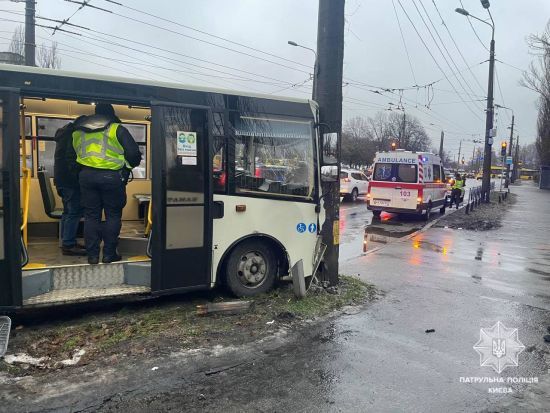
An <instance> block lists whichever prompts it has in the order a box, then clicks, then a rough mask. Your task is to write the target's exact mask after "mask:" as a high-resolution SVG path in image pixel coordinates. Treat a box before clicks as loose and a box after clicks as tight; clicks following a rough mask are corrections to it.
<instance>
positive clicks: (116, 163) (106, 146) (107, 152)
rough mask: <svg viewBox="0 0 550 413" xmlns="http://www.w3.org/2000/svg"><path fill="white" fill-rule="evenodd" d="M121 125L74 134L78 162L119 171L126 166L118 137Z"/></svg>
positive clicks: (112, 124) (110, 125) (116, 124)
mask: <svg viewBox="0 0 550 413" xmlns="http://www.w3.org/2000/svg"><path fill="white" fill-rule="evenodd" d="M119 125H120V124H119V123H111V124H109V125H107V126H106V128H105V129H103V130H99V131H96V132H84V131H82V130H76V131H74V132H73V147H74V150H75V152H76V161H77V162H78V163H79V164H81V165H84V166H89V167H90V168H97V169H110V170H114V171H116V170H119V169H121V168H122V167H124V166H125V165H126V159H125V158H124V148H123V147H122V145H121V144H120V142H119V141H118V139H117V137H116V131H117V129H118V127H119Z"/></svg>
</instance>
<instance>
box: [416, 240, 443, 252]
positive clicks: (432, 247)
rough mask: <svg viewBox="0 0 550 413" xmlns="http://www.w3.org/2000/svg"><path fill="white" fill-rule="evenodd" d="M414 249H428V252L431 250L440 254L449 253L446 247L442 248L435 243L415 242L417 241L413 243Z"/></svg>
mask: <svg viewBox="0 0 550 413" xmlns="http://www.w3.org/2000/svg"><path fill="white" fill-rule="evenodd" d="M413 247H414V248H424V249H427V250H430V251H434V252H440V253H442V254H446V253H447V249H446V248H445V247H440V246H439V245H437V244H434V243H433V242H428V241H419V240H415V241H413Z"/></svg>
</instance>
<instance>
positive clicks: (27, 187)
mask: <svg viewBox="0 0 550 413" xmlns="http://www.w3.org/2000/svg"><path fill="white" fill-rule="evenodd" d="M30 193H31V170H30V169H29V168H23V216H22V219H21V231H23V232H24V233H25V234H24V238H25V244H26V243H27V234H26V229H27V222H28V220H29V200H30Z"/></svg>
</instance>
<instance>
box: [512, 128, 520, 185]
mask: <svg viewBox="0 0 550 413" xmlns="http://www.w3.org/2000/svg"><path fill="white" fill-rule="evenodd" d="M518 158H519V136H518V138H517V140H516V154H515V156H514V171H513V172H512V176H513V177H514V179H512V183H514V182H515V180H516V179H517V178H519V176H520V175H519V159H518Z"/></svg>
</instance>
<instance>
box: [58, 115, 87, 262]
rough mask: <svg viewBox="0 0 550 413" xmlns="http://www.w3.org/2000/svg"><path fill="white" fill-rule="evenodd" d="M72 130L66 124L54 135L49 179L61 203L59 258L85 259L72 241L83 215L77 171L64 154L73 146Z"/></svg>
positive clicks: (80, 249)
mask: <svg viewBox="0 0 550 413" xmlns="http://www.w3.org/2000/svg"><path fill="white" fill-rule="evenodd" d="M73 131H74V123H73V122H70V123H68V124H67V125H65V126H63V127H62V128H59V129H58V130H57V131H56V132H55V136H54V139H55V142H56V145H55V154H54V166H53V180H54V184H55V187H56V189H57V193H58V195H59V196H60V197H61V200H62V202H63V214H62V215H61V231H60V232H61V250H62V253H63V255H73V256H74V255H80V256H85V255H86V250H85V247H84V246H83V245H80V244H78V243H77V242H76V235H77V232H78V225H79V223H80V219H81V218H82V214H83V209H82V206H81V205H80V184H79V183H78V168H77V167H76V161H74V160H73V161H72V163H69V162H67V151H68V150H69V149H70V148H72V145H73V136H72V133H73Z"/></svg>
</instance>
